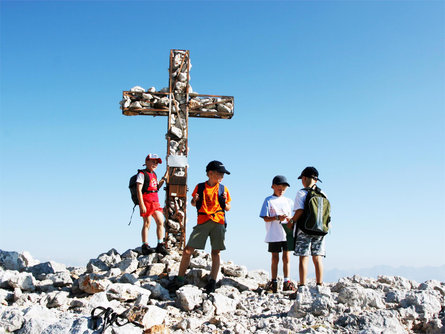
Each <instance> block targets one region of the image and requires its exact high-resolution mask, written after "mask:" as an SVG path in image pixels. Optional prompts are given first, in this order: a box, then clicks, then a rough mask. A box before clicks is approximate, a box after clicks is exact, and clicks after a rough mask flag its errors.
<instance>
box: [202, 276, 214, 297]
mask: <svg viewBox="0 0 445 334" xmlns="http://www.w3.org/2000/svg"><path fill="white" fill-rule="evenodd" d="M204 289H205V290H206V292H207V293H212V292H215V289H216V281H215V280H214V279H213V278H211V279H210V280H209V282H208V283H207V284H206V286H205V288H204Z"/></svg>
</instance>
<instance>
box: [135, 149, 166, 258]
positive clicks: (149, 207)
mask: <svg viewBox="0 0 445 334" xmlns="http://www.w3.org/2000/svg"><path fill="white" fill-rule="evenodd" d="M160 163H162V160H161V158H160V157H159V156H158V155H157V154H152V153H150V154H149V155H147V157H146V158H145V166H146V168H145V169H144V170H139V173H138V176H137V179H136V189H137V195H138V201H139V209H140V215H141V217H142V219H143V225H142V231H141V236H142V254H144V255H148V254H151V253H153V252H157V253H161V254H162V255H168V251H167V250H166V249H165V246H164V244H163V234H164V215H163V213H162V208H161V205H160V204H159V197H158V190H159V189H160V188H161V187H162V184H163V183H164V181H165V180H166V176H167V173H168V171H167V172H166V173H165V175H164V176H163V177H162V179H161V181H160V182H159V183H158V179H157V177H156V173H155V170H156V168H157V167H158V164H160ZM150 217H153V219H154V220H155V222H156V235H157V237H158V245H157V246H156V248H155V249H153V248H150V246H149V245H148V241H147V240H148V230H149V228H150Z"/></svg>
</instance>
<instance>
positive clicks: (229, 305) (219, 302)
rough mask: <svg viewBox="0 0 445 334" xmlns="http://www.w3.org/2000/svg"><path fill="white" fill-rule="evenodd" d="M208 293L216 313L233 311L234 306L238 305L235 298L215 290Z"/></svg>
mask: <svg viewBox="0 0 445 334" xmlns="http://www.w3.org/2000/svg"><path fill="white" fill-rule="evenodd" d="M210 295H211V298H212V301H213V306H215V314H216V315H220V314H224V313H232V312H235V310H236V306H237V305H238V302H237V301H236V300H234V299H232V298H229V297H226V296H224V295H222V294H220V293H215V292H213V293H211V294H210Z"/></svg>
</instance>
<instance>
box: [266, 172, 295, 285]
mask: <svg viewBox="0 0 445 334" xmlns="http://www.w3.org/2000/svg"><path fill="white" fill-rule="evenodd" d="M288 187H289V183H288V182H287V179H286V177H284V176H283V175H277V176H275V177H274V178H273V180H272V189H273V194H272V195H271V196H269V197H266V199H265V200H264V203H263V206H262V208H261V212H260V217H261V218H263V219H264V221H265V222H266V231H267V232H266V239H265V240H264V241H265V242H267V243H268V244H269V246H268V251H269V252H270V253H272V265H271V272H272V280H271V281H270V282H269V283H267V285H266V290H267V291H272V292H273V293H276V292H277V290H278V282H277V274H278V262H279V261H280V257H279V253H280V252H281V251H283V275H284V284H283V291H295V290H296V289H295V286H294V284H293V283H292V281H291V280H290V279H289V251H290V250H291V249H292V248H293V245H294V240H293V237H292V230H291V229H288V228H287V226H286V225H284V224H286V223H287V222H288V221H289V220H290V219H291V215H292V207H293V203H292V200H291V199H290V198H287V197H284V196H283V195H284V193H285V192H286V189H287V188H288Z"/></svg>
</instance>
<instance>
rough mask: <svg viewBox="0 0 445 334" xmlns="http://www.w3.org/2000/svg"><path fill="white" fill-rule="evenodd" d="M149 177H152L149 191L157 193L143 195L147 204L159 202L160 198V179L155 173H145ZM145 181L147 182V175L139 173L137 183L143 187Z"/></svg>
mask: <svg viewBox="0 0 445 334" xmlns="http://www.w3.org/2000/svg"><path fill="white" fill-rule="evenodd" d="M145 172H146V173H147V174H148V175H149V176H150V183H149V185H148V188H147V191H155V192H151V193H146V194H144V193H142V198H143V199H144V201H147V202H159V197H158V192H157V190H158V179H157V177H156V174H155V173H150V172H148V171H145ZM144 180H145V175H144V173H142V172H139V174H138V178H137V180H136V182H137V183H142V185H143V184H144Z"/></svg>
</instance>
